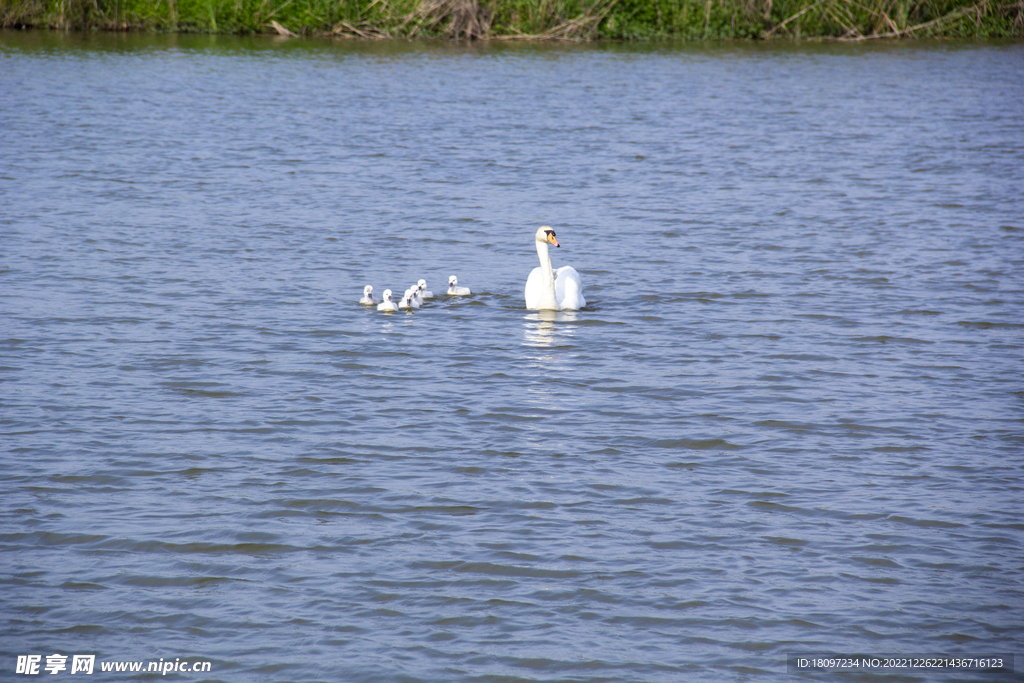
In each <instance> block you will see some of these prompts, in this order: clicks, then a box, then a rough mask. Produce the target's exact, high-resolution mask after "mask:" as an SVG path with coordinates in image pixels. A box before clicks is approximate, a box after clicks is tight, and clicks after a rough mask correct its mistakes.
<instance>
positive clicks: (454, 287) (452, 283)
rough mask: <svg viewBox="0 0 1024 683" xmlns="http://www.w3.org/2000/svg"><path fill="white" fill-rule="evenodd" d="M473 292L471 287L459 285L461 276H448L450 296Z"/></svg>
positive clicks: (465, 294)
mask: <svg viewBox="0 0 1024 683" xmlns="http://www.w3.org/2000/svg"><path fill="white" fill-rule="evenodd" d="M472 293H473V292H471V291H469V287H459V278H457V277H455V276H454V275H452V276H451V277H450V278H448V296H469V295H470V294H472Z"/></svg>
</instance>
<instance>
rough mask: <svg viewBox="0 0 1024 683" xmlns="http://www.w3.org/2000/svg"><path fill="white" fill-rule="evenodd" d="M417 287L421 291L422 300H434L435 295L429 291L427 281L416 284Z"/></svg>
mask: <svg viewBox="0 0 1024 683" xmlns="http://www.w3.org/2000/svg"><path fill="white" fill-rule="evenodd" d="M416 286H417V287H418V288H419V290H420V298H422V299H433V298H434V293H433V292H429V291H427V281H426V280H420V281H419V282H417V283H416Z"/></svg>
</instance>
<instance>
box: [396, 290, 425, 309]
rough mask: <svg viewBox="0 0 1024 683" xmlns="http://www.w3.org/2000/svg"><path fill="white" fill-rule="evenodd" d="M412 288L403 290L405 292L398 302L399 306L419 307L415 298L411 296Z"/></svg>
mask: <svg viewBox="0 0 1024 683" xmlns="http://www.w3.org/2000/svg"><path fill="white" fill-rule="evenodd" d="M413 296H414V295H413V290H412V289H407V290H405V294H403V295H402V300H401V301H400V302H399V303H398V307H399V308H410V309H411V308H419V307H420V305H419V304H418V303H416V299H414V298H413Z"/></svg>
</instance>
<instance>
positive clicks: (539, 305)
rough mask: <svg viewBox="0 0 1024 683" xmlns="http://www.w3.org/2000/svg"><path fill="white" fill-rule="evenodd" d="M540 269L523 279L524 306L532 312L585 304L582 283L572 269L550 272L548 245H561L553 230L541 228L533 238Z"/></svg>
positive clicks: (574, 308)
mask: <svg viewBox="0 0 1024 683" xmlns="http://www.w3.org/2000/svg"><path fill="white" fill-rule="evenodd" d="M534 242H535V243H536V245H537V257H538V258H539V259H540V266H539V267H537V268H534V269H533V271H532V272H531V273H530V277H528V278H527V279H526V292H525V294H526V307H527V308H529V309H530V310H533V311H538V310H540V311H565V310H569V311H575V310H577V309H580V308H583V307H584V306H586V305H587V300H586V299H584V298H583V282H582V281H581V280H580V274H579V273H577V272H576V269H575V268H573V267H572V266H562V267H561V268H559V269H558V270H552V269H551V257H550V256H549V255H548V244H553V245H555V246H556V247H559V246H561V245H560V244H559V243H558V240H556V239H555V231H554V230H552V229H551V228H550V226H547V225H542V226H540V228H538V229H537V233H536V234H535V235H534Z"/></svg>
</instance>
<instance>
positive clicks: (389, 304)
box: [377, 289, 398, 313]
mask: <svg viewBox="0 0 1024 683" xmlns="http://www.w3.org/2000/svg"><path fill="white" fill-rule="evenodd" d="M383 296H384V301H382V302H381V303H380V305H379V306H377V310H378V311H384V312H385V313H393V312H395V311H397V310H398V306H396V305H395V302H394V301H392V300H391V290H390V289H385V290H384V295H383Z"/></svg>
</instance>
